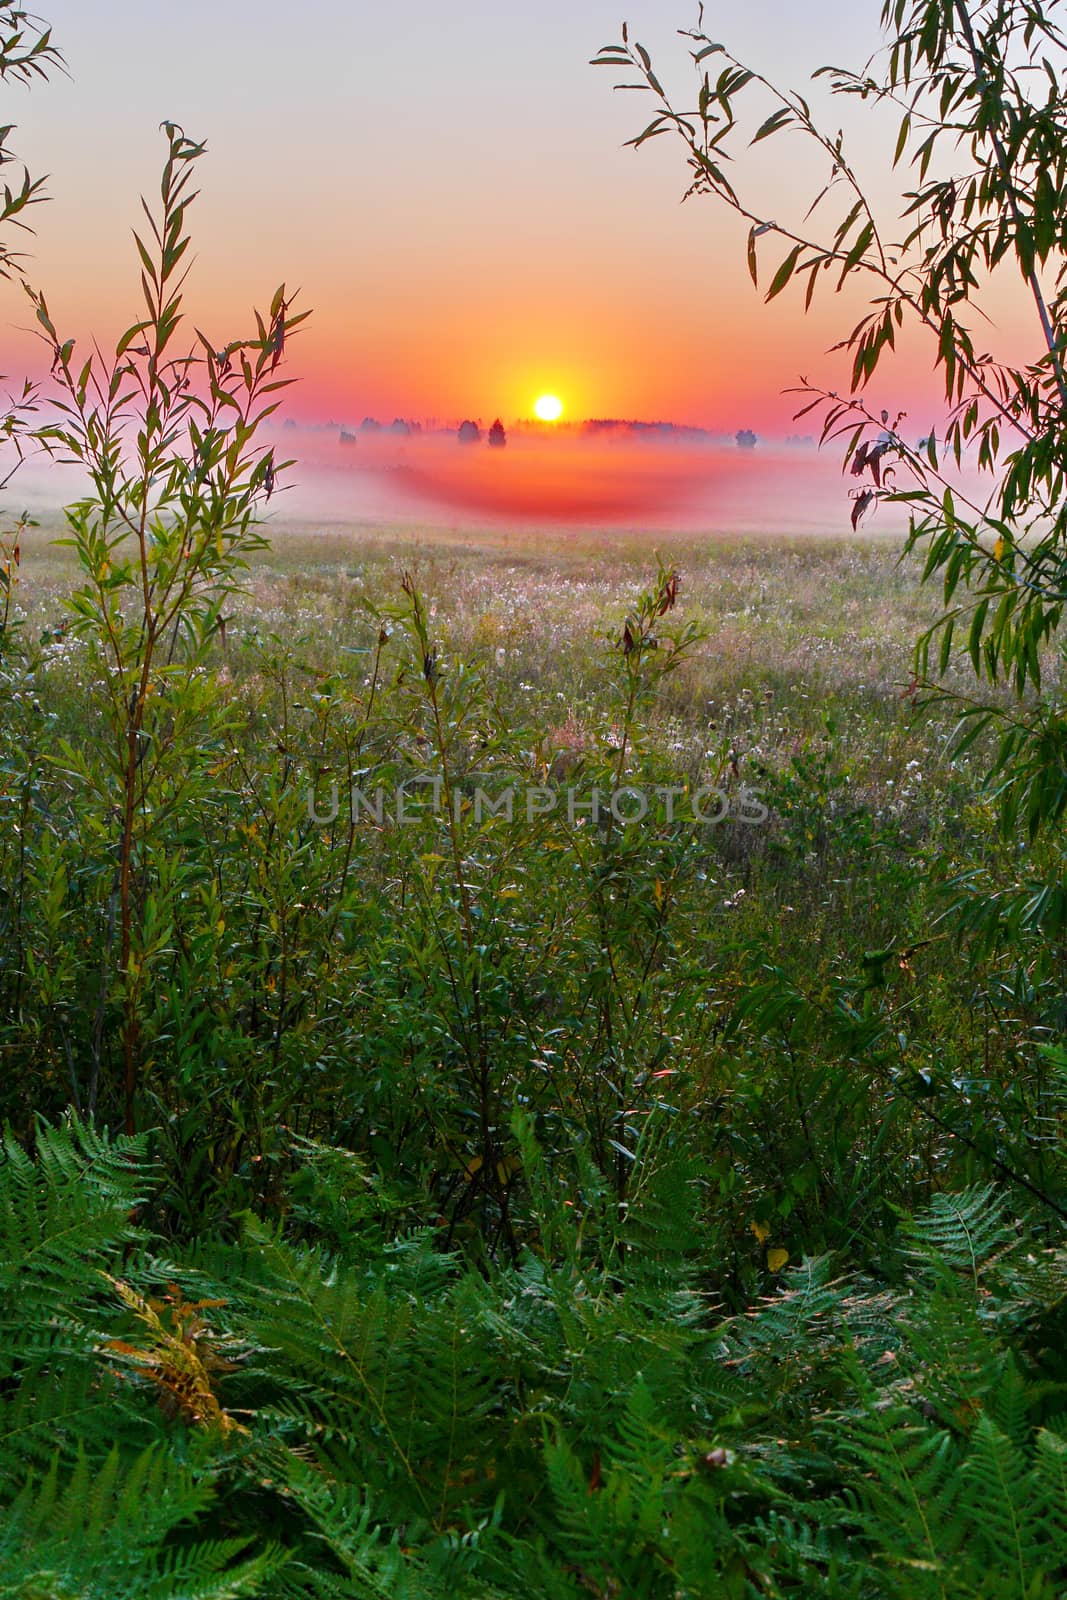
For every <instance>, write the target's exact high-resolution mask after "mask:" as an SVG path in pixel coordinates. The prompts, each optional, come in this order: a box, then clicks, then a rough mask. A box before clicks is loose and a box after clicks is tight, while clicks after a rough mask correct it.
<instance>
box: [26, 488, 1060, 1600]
mask: <svg viewBox="0 0 1067 1600" xmlns="http://www.w3.org/2000/svg"><path fill="white" fill-rule="evenodd" d="M57 531H58V529H57V527H56V526H55V525H50V524H49V523H48V521H47V519H43V520H42V525H41V526H39V527H37V528H35V529H28V530H26V532H25V533H24V535H23V548H22V552H21V566H20V568H19V584H18V589H17V604H18V608H19V612H18V618H19V627H18V629H17V632H16V633H15V635H14V643H13V644H11V645H9V648H8V651H7V653H6V655H5V657H4V673H5V676H4V678H3V680H2V686H3V693H4V695H5V717H4V722H3V726H2V732H0V740H2V748H0V763H2V764H0V774H2V777H0V804H2V805H3V807H4V827H3V830H2V832H0V920H2V924H3V952H4V954H3V958H2V960H0V1051H2V1052H3V1060H4V1063H5V1070H4V1074H3V1085H2V1089H0V1099H2V1102H3V1105H2V1109H3V1115H4V1117H5V1120H6V1122H7V1126H8V1135H7V1143H6V1157H5V1161H4V1164H3V1167H2V1168H0V1183H2V1187H3V1213H2V1216H3V1221H2V1226H3V1229H4V1235H5V1249H4V1255H3V1260H4V1269H3V1271H4V1276H3V1278H2V1279H0V1318H2V1326H3V1349H4V1355H3V1356H2V1358H0V1376H2V1381H3V1391H2V1396H0V1471H2V1474H3V1482H4V1484H5V1485H6V1488H5V1494H6V1496H7V1504H8V1513H7V1518H6V1525H5V1531H4V1532H3V1533H0V1572H2V1573H3V1574H4V1576H5V1582H6V1583H7V1585H8V1587H7V1588H6V1590H5V1592H7V1593H11V1594H18V1595H20V1596H22V1595H25V1596H27V1597H29V1596H30V1595H31V1594H32V1595H34V1596H39V1595H40V1596H43V1595H48V1596H49V1597H52V1596H56V1597H59V1596H64V1597H65V1596H67V1595H70V1596H73V1595H78V1596H89V1595H91V1596H97V1595H99V1596H101V1600H103V1597H104V1596H105V1595H106V1596H107V1600H115V1597H116V1596H120V1595H122V1596H125V1595H130V1596H131V1597H132V1596H134V1595H137V1596H140V1595H143V1594H146V1593H152V1594H158V1595H175V1596H177V1595H185V1594H191V1593H193V1592H195V1593H196V1594H198V1595H238V1594H262V1595H265V1596H271V1597H273V1596H279V1597H284V1596H307V1595H311V1596H340V1595H345V1596H349V1595H360V1596H363V1595H366V1596H375V1597H381V1596H385V1595H389V1596H397V1597H400V1596H409V1595H410V1596H420V1597H421V1596H427V1597H432V1596H438V1595H440V1596H444V1595H446V1594H447V1595H469V1596H471V1597H472V1600H474V1597H478V1600H487V1597H490V1596H506V1595H518V1594H520V1593H529V1592H530V1589H531V1586H532V1587H533V1588H534V1590H535V1591H536V1592H538V1593H542V1594H545V1595H550V1596H558V1597H567V1600H578V1597H579V1596H585V1595H590V1594H593V1595H597V1596H601V1597H603V1600H608V1597H615V1596H627V1597H630V1596H649V1597H660V1596H663V1597H664V1600H667V1597H672V1600H674V1597H678V1596H686V1597H688V1596H694V1597H698V1596H709V1597H710V1596H711V1595H724V1594H725V1595H736V1596H739V1597H740V1596H746V1597H750V1596H757V1595H760V1596H765V1595H775V1596H787V1595H788V1596H797V1597H801V1596H803V1597H805V1600H806V1597H808V1596H812V1595H825V1596H844V1595H850V1596H851V1595H854V1596H857V1597H859V1596H868V1595H870V1596H879V1597H881V1596H887V1597H888V1596H894V1597H900V1600H915V1597H923V1596H926V1595H930V1596H935V1595H937V1596H948V1595H960V1596H963V1595H965V1594H966V1595H974V1594H979V1593H980V1594H983V1595H989V1596H994V1595H995V1596H1002V1595H1003V1596H1008V1595H1013V1596H1014V1595H1018V1596H1019V1597H1020V1600H1022V1597H1023V1596H1025V1597H1026V1600H1034V1597H1035V1596H1048V1597H1050V1600H1051V1596H1052V1595H1053V1594H1055V1593H1057V1592H1058V1588H1057V1585H1058V1583H1059V1579H1060V1577H1061V1576H1062V1570H1063V1559H1064V1557H1063V1551H1064V1548H1065V1544H1064V1526H1065V1525H1064V1516H1063V1501H1062V1491H1061V1484H1062V1473H1063V1466H1062V1463H1063V1460H1064V1459H1065V1456H1064V1452H1065V1451H1067V1446H1065V1445H1064V1444H1063V1441H1062V1437H1061V1435H1060V1434H1059V1433H1058V1432H1057V1424H1056V1417H1057V1414H1058V1412H1059V1410H1060V1409H1061V1408H1062V1398H1061V1397H1062V1393H1063V1382H1064V1375H1063V1371H1062V1349H1063V1342H1062V1316H1063V1313H1062V1293H1061V1287H1060V1285H1061V1271H1062V1250H1061V1247H1060V1244H1059V1238H1060V1232H1061V1228H1062V1220H1063V1216H1064V1202H1065V1197H1067V1186H1065V1183H1064V1177H1065V1174H1064V1170H1063V1162H1062V1154H1061V1142H1060V1139H1059V1128H1060V1123H1061V1119H1062V1116H1063V1107H1064V1099H1063V1095H1064V1058H1063V1056H1062V1054H1058V1053H1057V1047H1056V1040H1057V1039H1058V1037H1059V1036H1060V1033H1061V1031H1062V1015H1061V1013H1062V1008H1063V985H1062V982H1061V978H1062V973H1061V966H1062V960H1063V956H1062V952H1061V951H1059V950H1057V949H1052V950H1049V949H1047V948H1041V945H1040V941H1039V940H1038V939H1037V938H1036V937H1028V936H1027V934H1026V932H1025V929H1020V928H1016V930H1015V932H1014V934H1013V939H1012V941H1011V942H1010V944H1006V943H1005V941H1004V940H1003V939H998V938H997V937H996V936H995V935H990V934H989V933H988V930H986V931H985V932H983V928H982V927H981V926H980V925H978V924H975V923H974V922H973V919H972V922H971V923H970V924H968V920H967V907H968V904H969V901H970V899H973V900H975V902H976V903H981V904H983V905H988V904H989V903H990V897H992V899H993V900H995V899H996V896H997V895H998V894H1001V893H1004V892H1006V891H1012V890H1014V889H1016V888H1017V886H1018V884H1019V883H1020V881H1021V880H1022V879H1024V878H1025V876H1026V875H1027V874H1028V873H1031V872H1034V871H1037V872H1040V869H1041V866H1042V857H1041V850H1042V848H1044V847H1042V846H1040V845H1039V846H1035V847H1034V850H1033V851H1031V850H1030V849H1029V847H1028V846H1026V845H1025V844H1024V843H1023V842H1021V841H1020V840H1019V839H1018V838H1014V837H1011V836H1009V837H1007V838H1005V837H1003V836H1002V835H1001V833H1000V832H999V831H998V828H997V819H996V813H995V807H994V804H993V800H992V798H991V796H990V794H989V793H988V792H987V791H986V790H985V789H984V788H983V774H984V773H985V771H986V769H987V767H988V750H987V749H985V748H984V747H983V746H982V744H981V742H980V741H979V742H977V743H975V744H973V745H972V746H971V747H970V749H969V750H968V751H967V752H965V753H964V754H962V755H955V754H953V749H952V743H951V739H950V734H951V730H952V727H953V725H954V722H955V720H956V714H957V711H956V708H955V707H954V706H953V705H952V704H944V703H938V702H937V701H936V699H932V698H931V696H930V693H929V692H928V691H927V690H920V689H919V688H918V687H917V685H916V681H915V678H914V646H915V641H916V639H917V637H918V636H919V635H920V634H921V632H922V630H923V629H924V627H926V626H927V625H928V624H929V623H930V622H931V621H932V620H933V618H934V617H935V616H936V614H937V610H938V596H937V595H936V593H935V592H933V590H932V589H931V588H929V587H925V588H924V587H923V585H922V584H921V583H920V582H919V576H918V572H917V567H916V562H915V559H914V558H913V557H912V558H906V559H903V560H902V559H901V556H900V551H899V547H898V544H897V542H896V541H895V540H893V539H890V538H887V537H881V538H880V537H878V536H877V535H870V536H864V537H861V538H849V539H841V538H838V539H830V538H825V539H823V538H815V537H810V536H804V537H802V538H794V539H790V538H788V537H782V538H778V539H771V538H766V537H764V538H759V539H755V538H744V537H741V536H738V537H736V538H724V537H715V538H707V537H700V536H697V535H679V534H677V533H674V534H671V535H669V536H665V537H664V539H663V540H662V542H661V544H660V548H659V551H658V555H657V554H655V553H654V551H655V548H656V545H657V543H658V541H657V540H656V539H655V537H654V536H650V535H647V534H643V535H642V534H637V533H634V534H632V535H628V534H626V533H625V532H619V533H616V534H612V535H610V536H609V535H600V534H582V533H568V532H566V531H564V530H560V529H555V530H553V531H551V532H547V533H539V534H538V535H537V536H533V535H529V534H517V533H509V532H507V531H504V530H500V531H498V532H495V533H494V532H488V533H487V532H484V531H483V532H480V533H477V534H473V533H472V534H471V535H469V536H464V535H457V534H456V533H454V532H445V531H442V530H439V529H437V530H435V529H434V528H431V527H415V526H413V527H410V528H399V529H398V528H392V529H390V528H381V527H356V528H345V527H343V526H331V527H326V528H323V527H321V526H304V527H300V526H290V527H286V526H285V524H284V522H283V521H281V519H279V521H278V523H277V525H275V526H273V527H272V528H271V530H270V532H271V539H270V543H269V546H267V547H266V548H262V549H260V550H258V551H256V552H255V553H253V554H251V555H250V556H249V562H248V566H247V570H246V571H245V573H244V574H243V579H242V585H241V588H240V590H239V591H237V592H235V593H233V594H231V595H229V596H228V597H227V599H226V604H225V609H224V611H223V613H222V614H221V618H215V620H214V621H213V623H212V627H211V630H210V649H209V650H208V651H207V653H204V652H199V653H195V654H194V655H193V657H192V658H191V661H190V664H189V665H188V670H187V675H186V676H185V677H183V678H182V679H181V684H180V687H175V682H176V680H174V679H173V678H168V677H167V676H166V675H165V674H164V673H161V675H160V677H159V680H158V687H157V689H156V691H155V693H154V695H153V701H152V704H151V708H150V709H151V717H150V720H149V722H148V723H147V724H146V726H147V729H148V737H147V755H146V756H145V757H144V758H143V759H142V760H140V761H139V762H138V764H137V773H138V775H139V776H138V783H139V784H140V785H141V788H140V790H139V809H138V822H137V833H136V842H135V849H134V851H133V854H132V871H133V885H134V892H133V894H132V896H131V900H130V904H131V906H132V914H133V930H132V935H131V945H130V959H129V960H128V961H127V963H126V964H125V970H119V966H118V955H117V950H118V932H117V925H116V924H117V918H118V912H117V910H116V907H117V904H118V900H117V894H118V891H117V884H118V876H117V871H118V869H117V867H116V865H115V863H116V860H117V857H116V845H115V838H116V832H115V829H116V826H117V820H116V819H117V816H118V811H117V801H116V796H117V795H118V793H119V791H118V790H117V789H116V788H115V787H114V783H115V774H116V773H121V771H122V770H123V769H122V766H121V761H120V762H119V765H118V766H115V765H114V762H113V761H112V758H111V756H110V755H109V748H110V747H109V739H110V738H111V734H110V733H109V727H110V724H109V720H108V717H109V713H108V702H107V677H108V668H107V664H106V639H105V642H104V644H103V645H101V642H100V636H99V635H98V634H94V632H93V631H92V630H87V629H84V628H83V629H82V630H81V631H79V630H78V629H77V628H73V629H72V628H71V626H70V613H69V608H67V607H66V605H65V597H66V596H68V595H69V594H70V593H71V592H73V591H75V590H76V587H77V581H78V566H77V562H76V560H75V557H74V555H73V554H72V553H71V552H70V551H68V550H65V549H63V548H61V547H57V546H55V544H54V543H53V542H52V540H53V539H54V536H55V534H56V532H57ZM220 620H221V626H220V625H219V623H220ZM9 636H10V635H9ZM1048 657H1049V658H1048V660H1047V662H1046V666H1047V669H1048V672H1049V674H1050V675H1051V676H1049V677H1046V684H1054V683H1055V659H1054V657H1053V655H1052V652H1049V653H1048ZM168 670H169V669H168ZM183 670H184V669H183ZM945 686H947V687H948V688H950V689H951V688H956V689H957V690H958V691H959V692H960V693H966V692H970V689H971V687H972V686H971V680H970V678H969V676H968V673H967V670H966V669H965V668H963V667H961V668H952V669H950V671H949V673H948V675H947V677H946V680H945ZM1046 692H1048V691H1047V690H1046ZM120 754H121V752H120ZM426 777H430V778H432V779H436V781H437V785H438V787H437V788H433V787H432V785H430V786H427V785H426V784H425V783H423V784H422V785H421V787H420V786H419V785H416V788H415V790H414V791H412V792H413V793H415V795H416V802H415V804H414V805H413V807H412V810H411V813H410V815H409V816H408V818H407V819H406V821H405V822H404V823H400V822H398V821H397V820H396V818H395V816H394V815H393V812H392V810H391V809H387V810H386V811H385V812H384V813H383V814H382V815H380V816H377V817H376V816H374V815H373V814H371V813H369V812H368V809H367V807H366V806H363V807H362V808H361V807H360V806H358V805H356V804H355V803H354V802H352V801H351V799H350V797H351V796H352V795H353V792H354V791H358V792H359V794H361V795H364V796H369V797H373V795H374V793H375V792H376V790H381V791H383V792H384V793H385V794H387V795H389V796H395V794H396V792H397V790H398V788H399V787H401V786H403V785H405V784H410V783H411V782H412V780H413V779H415V778H426ZM482 786H484V788H485V789H486V790H491V792H492V794H493V795H494V796H495V797H498V796H499V794H500V793H501V792H502V790H503V789H505V788H508V787H510V789H511V790H512V791H513V792H514V794H515V795H516V796H517V797H518V799H517V801H516V804H515V807H514V810H513V812H512V814H510V815H508V814H506V813H505V812H503V811H501V810H500V809H495V810H489V811H486V810H484V809H481V808H480V803H479V800H478V792H479V788H480V787H482ZM594 789H597V790H599V791H600V793H601V795H602V796H611V795H613V794H615V793H617V792H619V791H621V790H623V789H628V790H629V791H630V802H629V805H630V807H631V809H632V807H633V804H634V800H633V794H634V791H641V792H643V793H647V794H652V795H662V794H663V793H664V792H669V793H672V794H673V796H674V810H673V812H670V813H668V812H667V811H666V810H665V808H664V806H663V804H662V803H661V802H660V801H658V800H657V802H656V803H655V804H654V805H653V806H652V807H651V808H650V810H649V813H648V815H647V816H644V817H642V818H641V819H640V820H639V821H629V822H628V821H626V820H625V810H623V811H621V812H620V813H619V814H615V813H613V812H612V810H611V809H610V808H609V809H607V810H606V811H605V810H604V809H603V808H602V809H601V811H600V814H599V816H594V815H593V813H592V812H591V810H590V809H589V806H590V797H591V794H592V791H593V790H594ZM702 789H705V790H706V789H719V790H720V791H721V792H722V793H723V794H724V795H725V796H726V801H727V806H728V815H727V816H725V817H724V818H723V819H722V820H721V821H716V820H706V819H705V820H701V819H700V818H699V817H697V816H695V815H694V814H693V813H692V810H691V807H690V801H691V799H692V796H693V795H694V794H696V793H699V792H700V791H701V790H702ZM530 790H535V791H536V792H537V794H538V795H539V796H540V799H539V800H538V802H537V804H536V806H535V808H534V810H533V812H528V811H527V809H526V807H525V805H524V803H523V796H524V795H525V794H526V793H527V792H528V791H530ZM331 792H332V793H333V794H334V795H335V796H336V803H335V804H333V805H331V803H330V797H331ZM546 794H550V795H554V796H555V800H554V802H553V803H552V804H549V803H548V801H547V800H546V798H545V797H546ZM568 794H569V795H571V796H572V797H573V798H575V799H576V801H577V804H576V805H575V806H574V808H573V809H569V808H568V804H567V796H568ZM744 795H747V796H748V797H749V802H750V803H749V804H748V807H747V811H746V812H745V814H744V815H742V808H740V807H739V806H738V805H737V803H736V802H737V799H738V797H739V796H744ZM753 796H754V797H757V798H758V807H755V808H754V807H753V805H752V804H751V800H752V797H753ZM131 1029H132V1045H133V1047H134V1048H135V1051H136V1065H137V1075H136V1078H135V1080H132V1081H131V1078H130V1076H129V1070H128V1069H129V1062H130V1059H131V1049H130V1047H131ZM124 1127H125V1129H126V1131H125V1132H123V1131H122V1130H123V1128H124ZM31 1150H32V1151H34V1152H35V1159H34V1160H32V1161H31V1160H30V1159H29V1158H28V1156H27V1154H26V1152H27V1151H31Z"/></svg>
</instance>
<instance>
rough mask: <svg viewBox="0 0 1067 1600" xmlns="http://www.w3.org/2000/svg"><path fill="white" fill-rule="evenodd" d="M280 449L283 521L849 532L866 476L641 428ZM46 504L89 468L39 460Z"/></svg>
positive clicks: (370, 440) (35, 486) (41, 498)
mask: <svg viewBox="0 0 1067 1600" xmlns="http://www.w3.org/2000/svg"><path fill="white" fill-rule="evenodd" d="M271 442H272V444H273V446H274V449H275V453H276V455H277V457H278V459H279V460H281V459H287V458H290V457H292V458H295V463H296V464H295V465H294V466H293V467H292V468H291V469H290V470H289V471H288V472H287V473H286V474H285V475H284V476H283V477H282V478H281V479H280V491H279V492H278V493H277V494H276V495H275V496H274V498H273V499H272V501H271V503H270V506H269V508H268V516H269V520H270V521H271V522H273V523H274V524H276V525H277V524H278V523H285V524H288V523H298V524H301V525H303V524H307V523H310V522H315V521H320V520H321V521H326V522H330V523H337V522H351V523H352V524H354V525H359V524H364V525H365V524H367V523H375V524H384V525H389V524H410V523H412V522H418V523H421V524H426V525H430V526H435V527H440V528H457V529H458V528H463V527H469V528H492V527H497V528H499V527H511V528H516V529H534V528H537V527H544V526H546V525H552V526H555V527H557V528H564V527H576V528H602V529H605V530H611V529H620V530H622V529H627V530H633V529H640V528H647V529H649V530H650V532H651V531H655V532H672V531H675V532H686V533H690V534H691V533H699V532H707V533H711V534H731V533H738V534H748V533H752V534H759V535H764V536H766V535H774V534H782V535H783V536H785V537H790V536H794V535H798V534H801V535H802V534H845V535H847V534H849V533H850V531H851V528H850V517H851V513H852V509H853V504H854V502H853V499H851V498H850V495H851V494H854V493H855V492H856V490H855V484H856V480H855V479H854V478H851V477H849V476H848V475H847V474H846V475H843V474H842V471H841V465H840V460H841V451H840V447H839V446H837V445H834V446H832V447H828V448H826V449H824V450H823V451H818V450H816V449H815V448H814V447H813V446H797V445H786V444H783V443H776V442H774V441H767V442H764V441H763V440H761V441H760V443H759V444H758V445H757V447H756V448H755V449H753V450H743V449H740V448H738V447H737V446H736V445H735V444H733V443H732V442H730V443H722V444H711V443H706V442H700V443H693V442H691V441H688V440H685V439H684V438H682V439H674V440H671V439H668V440H665V441H660V440H656V439H652V438H647V439H645V438H642V439H637V440H635V439H634V438H633V437H631V436H610V435H609V436H604V435H600V436H592V437H591V436H589V435H585V434H579V433H561V434H559V435H556V436H552V437H548V438H541V437H538V436H536V435H532V434H527V433H522V432H513V433H512V434H511V435H510V437H509V440H508V444H507V447H506V449H503V450H492V449H489V448H488V447H487V445H486V444H485V442H484V440H483V441H482V442H481V443H479V444H473V445H460V444H458V443H457V441H456V439H455V436H454V435H452V434H438V433H434V434H421V435H420V434H414V435H412V436H410V437H407V438H405V437H402V436H397V435H394V434H390V433H388V432H384V431H383V432H382V433H380V434H367V433H360V434H359V435H358V439H357V442H356V443H341V442H340V430H339V429H331V430H327V429H325V428H313V427H307V428H304V427H301V428H297V429H285V430H282V429H278V430H277V431H276V433H274V435H273V436H272V438H271ZM12 492H13V493H14V494H17V495H18V497H19V505H20V507H21V506H22V505H26V506H27V507H28V508H29V509H30V510H31V511H33V512H53V513H54V512H56V511H58V510H59V509H60V508H61V507H62V506H63V505H64V504H66V503H69V501H71V500H72V499H74V498H76V497H77V495H78V494H80V493H81V492H82V481H81V478H80V475H79V473H78V472H77V470H76V469H74V468H72V467H64V466H60V465H58V464H55V463H50V462H47V461H32V462H29V463H28V464H27V466H26V468H25V469H24V470H23V472H22V473H21V474H20V476H19V478H18V480H17V488H15V489H13V491H12ZM905 526H906V516H905V513H904V508H903V507H896V506H891V505H885V504H881V505H879V506H877V507H876V508H872V511H871V512H869V513H868V514H867V515H866V516H865V517H864V519H863V522H862V524H861V527H860V535H861V536H864V537H865V536H868V535H872V534H877V535H884V534H887V533H900V532H902V531H903V530H904V528H905Z"/></svg>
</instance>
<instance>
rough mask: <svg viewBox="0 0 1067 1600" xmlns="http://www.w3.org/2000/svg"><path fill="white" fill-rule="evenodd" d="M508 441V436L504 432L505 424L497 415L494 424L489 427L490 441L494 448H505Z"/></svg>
mask: <svg viewBox="0 0 1067 1600" xmlns="http://www.w3.org/2000/svg"><path fill="white" fill-rule="evenodd" d="M507 442H508V436H507V434H506V433H505V432H504V424H503V423H502V422H501V420H500V418H499V417H497V419H496V421H495V422H494V423H493V426H492V427H491V428H490V429H489V443H490V445H491V446H492V448H493V449H494V450H503V448H504V446H505V445H506V444H507Z"/></svg>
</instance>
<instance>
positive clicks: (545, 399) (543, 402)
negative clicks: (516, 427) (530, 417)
mask: <svg viewBox="0 0 1067 1600" xmlns="http://www.w3.org/2000/svg"><path fill="white" fill-rule="evenodd" d="M562 415H563V401H562V400H561V399H560V398H559V396H558V395H554V394H543V395H542V396H541V397H540V399H539V400H537V401H535V402H534V416H535V417H537V419H538V421H540V422H558V421H559V419H560V417H561V416H562Z"/></svg>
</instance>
